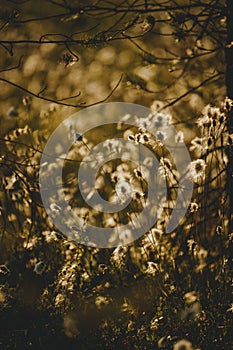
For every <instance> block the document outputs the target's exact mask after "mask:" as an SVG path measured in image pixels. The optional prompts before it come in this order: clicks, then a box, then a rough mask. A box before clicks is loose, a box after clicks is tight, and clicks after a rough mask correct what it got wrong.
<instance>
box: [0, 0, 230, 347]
mask: <svg viewBox="0 0 233 350" xmlns="http://www.w3.org/2000/svg"><path fill="white" fill-rule="evenodd" d="M226 15H227V13H226V4H225V1H221V0H220V1H211V2H210V1H205V0H202V1H194V0H193V1H192V0H190V1H182V0H178V1H158V2H157V1H139V0H136V1H126V2H124V1H120V0H117V1H114V2H111V1H105V0H103V1H84V0H83V1H69V0H60V1H55V0H47V1H46V0H42V1H40V2H39V3H38V2H35V1H27V0H26V1H6V0H2V1H1V10H0V52H1V55H0V86H1V90H0V96H1V104H0V115H1V120H0V123H1V124H0V125H1V129H0V143H1V158H0V161H1V163H0V165H1V192H0V200H1V236H0V240H1V245H0V265H1V266H0V312H1V314H0V325H1V326H0V348H1V349H20V350H21V349H42V348H43V349H53V348H54V349H63V348H67V349H74V348H75V349H84V350H86V349H140V350H141V349H174V350H192V349H202V350H205V349H210V348H211V349H212V348H214V349H230V347H231V345H232V343H231V336H230V330H231V328H230V327H231V314H232V304H231V297H230V290H229V286H230V281H231V275H230V266H229V261H230V259H231V258H230V257H229V256H228V254H229V252H228V247H229V244H230V243H229V242H230V241H232V234H231V235H230V232H229V231H228V229H227V227H228V226H227V220H228V217H227V212H226V211H227V210H226V208H227V206H228V205H229V200H228V199H227V195H228V194H227V190H226V186H227V184H226V178H225V173H224V169H225V165H226V162H227V160H226V156H225V155H224V149H223V141H222V140H223V137H225V138H226V137H227V136H223V135H224V134H223V129H224V132H225V126H224V127H223V128H220V129H221V130H220V132H219V133H218V135H217V136H216V135H215V136H216V138H214V144H213V145H208V147H207V149H205V151H204V152H202V153H201V158H202V159H204V160H205V161H206V162H207V163H208V162H209V163H208V176H207V182H206V183H205V184H204V185H201V186H200V187H197V188H195V191H194V194H193V203H194V204H195V203H196V204H197V206H199V208H200V210H198V209H197V208H196V209H195V208H194V207H195V205H194V204H193V207H191V208H190V209H189V211H188V213H187V217H186V221H185V223H184V224H182V225H181V226H180V227H179V228H177V230H176V231H175V232H173V233H172V234H171V235H163V234H161V231H160V230H157V231H156V230H155V231H154V232H153V235H154V237H155V242H156V243H153V244H151V242H150V241H148V239H147V237H142V239H140V240H138V241H136V242H135V243H133V244H131V245H129V246H128V247H127V248H125V247H123V248H121V249H122V250H120V248H119V249H118V250H117V249H116V250H113V249H97V248H96V249H94V248H87V247H84V246H81V245H77V244H76V243H74V242H70V241H69V240H68V239H66V237H64V236H62V234H61V233H59V232H56V228H54V227H53V225H52V223H51V221H50V220H49V219H48V218H47V216H46V213H45V211H44V209H43V205H42V203H41V199H40V195H39V185H38V171H39V162H40V157H41V152H43V148H44V146H45V144H46V141H47V140H48V138H49V137H50V135H51V133H52V132H53V130H54V129H55V128H56V126H57V125H58V124H59V123H60V122H61V121H62V120H64V119H66V118H67V117H68V116H70V115H71V114H72V113H74V112H77V111H78V110H80V109H81V108H84V107H86V106H89V105H92V104H95V103H98V102H101V101H106V102H107V101H120V102H132V103H138V104H141V105H144V106H148V107H149V106H151V105H152V103H153V102H154V101H158V108H160V110H164V111H166V113H167V112H169V113H171V114H172V117H173V121H174V124H175V125H176V126H177V128H178V130H179V129H181V130H183V131H184V134H185V141H186V142H187V144H190V143H191V142H192V140H193V139H195V138H196V137H202V138H204V136H205V135H203V129H202V128H198V127H197V123H196V121H197V118H198V117H200V115H201V113H202V110H203V108H204V107H205V106H206V105H207V104H211V105H215V104H217V105H218V106H220V104H221V102H222V101H223V100H224V99H225V96H226V85H225V65H226V63H225V45H226V40H227V39H226ZM154 104H156V103H155V102H154ZM221 108H222V110H224V112H223V113H224V115H225V116H226V115H227V112H228V111H227V109H226V106H225V107H221ZM224 108H225V109H224ZM211 118H212V116H211ZM202 126H203V125H202ZM98 133H99V131H98V132H96V134H94V135H92V136H91V137H90V138H91V140H93V139H95V140H96V141H97V142H98V137H99V136H98ZM228 137H229V135H228ZM227 142H228V143H227ZM227 142H226V144H227V145H228V146H229V142H230V141H227ZM212 146H213V148H211V147H212ZM194 148H195V147H194ZM215 148H216V149H215ZM213 149H214V150H213ZM196 151H197V150H196V149H195V150H193V151H192V152H191V155H192V157H193V159H195V157H199V156H200V155H199V154H198V152H196ZM182 342H183V343H182Z"/></svg>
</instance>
